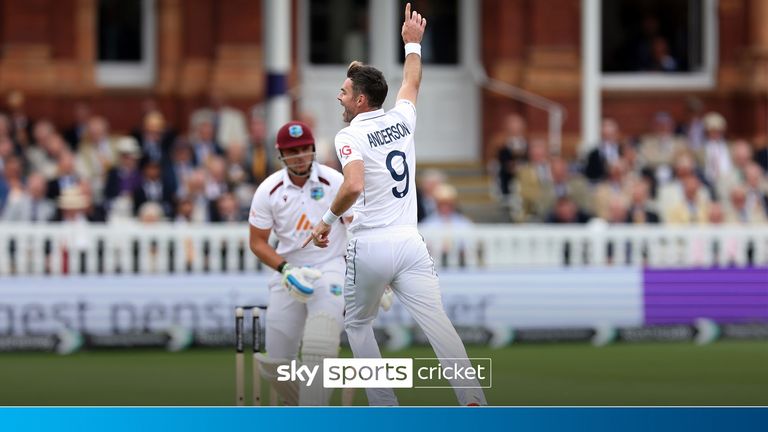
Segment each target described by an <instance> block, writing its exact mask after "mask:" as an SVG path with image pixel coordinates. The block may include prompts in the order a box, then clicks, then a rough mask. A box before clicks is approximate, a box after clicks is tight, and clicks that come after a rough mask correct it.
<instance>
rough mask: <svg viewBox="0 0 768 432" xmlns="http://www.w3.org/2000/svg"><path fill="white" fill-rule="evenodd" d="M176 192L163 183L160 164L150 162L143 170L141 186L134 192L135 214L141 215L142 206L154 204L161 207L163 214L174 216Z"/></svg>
mask: <svg viewBox="0 0 768 432" xmlns="http://www.w3.org/2000/svg"><path fill="white" fill-rule="evenodd" d="M173 199H174V191H173V189H171V187H170V186H169V185H168V184H166V183H165V182H164V181H163V177H162V172H161V167H160V163H158V162H154V161H150V162H147V164H146V165H144V168H142V178H141V184H140V186H139V187H138V188H137V189H136V190H135V191H134V192H133V208H134V213H135V214H137V215H138V214H139V210H140V209H141V206H142V205H144V204H145V203H147V202H153V203H156V204H158V205H159V206H160V208H161V209H162V210H163V214H164V215H165V216H167V217H171V216H172V214H173Z"/></svg>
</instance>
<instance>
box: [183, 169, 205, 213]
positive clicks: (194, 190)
mask: <svg viewBox="0 0 768 432" xmlns="http://www.w3.org/2000/svg"><path fill="white" fill-rule="evenodd" d="M180 197H182V198H184V201H189V203H190V205H191V208H190V210H189V214H186V208H185V209H184V211H185V214H183V215H182V217H183V218H184V219H188V220H190V221H191V222H194V223H203V222H209V221H210V220H211V210H212V209H211V207H212V203H211V202H210V201H209V199H208V197H207V196H206V172H205V170H204V169H196V170H195V171H192V173H190V174H189V176H188V177H187V181H186V183H185V185H184V187H183V189H182V191H180Z"/></svg>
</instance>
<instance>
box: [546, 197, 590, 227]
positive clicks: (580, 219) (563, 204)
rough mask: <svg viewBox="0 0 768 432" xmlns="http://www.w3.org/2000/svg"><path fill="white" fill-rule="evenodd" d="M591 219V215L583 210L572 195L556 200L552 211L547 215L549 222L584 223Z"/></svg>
mask: <svg viewBox="0 0 768 432" xmlns="http://www.w3.org/2000/svg"><path fill="white" fill-rule="evenodd" d="M590 219H591V216H590V215H589V214H587V213H586V212H584V211H583V210H581V209H580V208H579V207H578V206H577V205H576V202H575V201H574V200H573V199H572V198H571V197H569V196H568V195H564V196H562V197H560V198H558V199H557V201H556V202H555V206H554V208H553V209H552V212H551V213H550V215H549V217H547V223H555V224H583V223H587V222H589V220H590Z"/></svg>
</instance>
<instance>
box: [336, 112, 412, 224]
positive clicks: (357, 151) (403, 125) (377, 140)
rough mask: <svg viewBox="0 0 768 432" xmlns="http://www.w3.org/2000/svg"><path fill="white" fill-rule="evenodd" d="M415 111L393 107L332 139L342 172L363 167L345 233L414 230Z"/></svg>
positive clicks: (360, 116)
mask: <svg viewBox="0 0 768 432" xmlns="http://www.w3.org/2000/svg"><path fill="white" fill-rule="evenodd" d="M415 132H416V107H415V106H414V105H413V103H411V101H409V100H407V99H401V100H398V101H397V103H395V107H394V108H392V109H391V110H389V111H388V112H384V110H383V109H379V110H376V111H369V112H365V113H361V114H358V115H357V116H356V117H355V118H354V119H352V121H351V122H350V124H349V126H347V127H346V128H344V129H342V130H341V131H339V133H338V134H336V140H335V145H336V155H337V156H338V157H339V160H340V161H341V166H342V167H344V166H346V165H347V164H348V163H350V162H352V161H355V160H362V161H363V163H364V164H365V188H364V190H363V193H362V194H360V197H359V198H358V199H357V201H356V202H355V204H354V205H353V206H352V211H353V213H354V219H353V220H352V224H351V226H350V228H349V229H350V231H352V232H356V231H359V230H362V229H370V228H383V227H389V226H414V227H415V226H416V150H415V144H414V140H413V135H414V133H415Z"/></svg>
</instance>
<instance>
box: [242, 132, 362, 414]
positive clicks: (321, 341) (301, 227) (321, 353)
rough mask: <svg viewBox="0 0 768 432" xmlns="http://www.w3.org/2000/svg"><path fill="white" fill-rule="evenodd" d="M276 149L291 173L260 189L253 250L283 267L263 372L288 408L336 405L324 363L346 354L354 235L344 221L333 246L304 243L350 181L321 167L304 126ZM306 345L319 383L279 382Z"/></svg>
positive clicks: (272, 291)
mask: <svg viewBox="0 0 768 432" xmlns="http://www.w3.org/2000/svg"><path fill="white" fill-rule="evenodd" d="M276 147H277V149H278V151H279V152H280V159H281V160H282V161H283V163H284V164H285V168H283V169H282V170H280V171H278V172H276V173H274V174H272V175H271V176H269V177H268V178H267V179H266V180H264V182H262V183H261V185H259V188H258V189H257V190H256V193H255V194H254V196H253V202H252V204H251V211H250V215H249V218H248V222H249V224H250V247H251V250H252V251H253V253H254V254H255V255H256V256H257V257H258V258H259V259H260V260H261V261H262V262H263V263H264V264H266V265H268V266H269V267H271V268H273V269H275V270H277V272H276V273H275V274H274V275H273V276H272V278H271V280H270V283H269V309H268V312H267V320H266V341H265V345H266V346H265V348H266V355H262V356H260V357H261V358H260V364H261V369H262V375H263V376H264V377H265V378H266V379H268V380H270V384H271V385H272V386H273V387H274V388H275V390H276V391H277V392H278V393H279V394H280V395H281V397H282V398H283V401H284V402H285V403H286V404H288V405H296V404H299V405H328V402H329V399H330V396H331V391H332V389H324V388H323V379H322V359H323V358H325V357H337V356H338V350H339V342H340V335H341V329H342V319H343V318H342V315H343V310H344V301H343V297H342V289H343V285H344V270H345V266H346V265H345V261H344V243H345V242H346V240H347V230H346V229H345V228H344V226H343V225H342V221H341V220H339V221H338V222H336V223H335V224H334V225H335V229H334V230H333V233H332V234H331V235H330V238H331V239H332V240H333V244H332V245H331V246H330V247H329V248H327V249H315V248H313V249H302V247H301V245H302V241H303V240H304V239H305V238H306V236H307V235H309V232H310V231H311V229H312V227H313V226H314V224H316V223H317V222H318V221H319V220H320V219H321V217H322V215H323V213H324V212H325V210H326V209H327V208H328V206H329V205H330V203H331V200H332V199H333V197H334V196H336V193H337V191H338V189H339V187H340V186H341V183H342V181H343V180H344V178H343V176H342V175H341V174H340V173H339V172H338V171H336V170H334V169H332V168H329V167H326V166H324V165H321V164H319V163H317V162H315V140H314V138H313V136H312V131H311V130H310V129H309V127H307V125H305V124H303V123H300V122H289V123H287V124H286V125H284V126H283V127H282V128H281V129H280V130H279V131H278V134H277V145H276ZM270 233H274V234H275V236H276V237H277V240H278V242H279V243H278V245H277V250H275V249H274V248H273V247H272V246H271V245H270V244H269V236H270ZM300 346H301V360H302V364H308V365H309V366H313V365H320V367H319V368H318V370H319V372H318V376H317V377H316V378H315V379H314V382H313V383H312V386H299V385H298V383H297V382H290V381H288V382H278V381H277V368H278V367H279V366H281V365H284V364H288V363H289V362H290V361H291V360H294V359H297V357H298V353H299V347H300Z"/></svg>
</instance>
